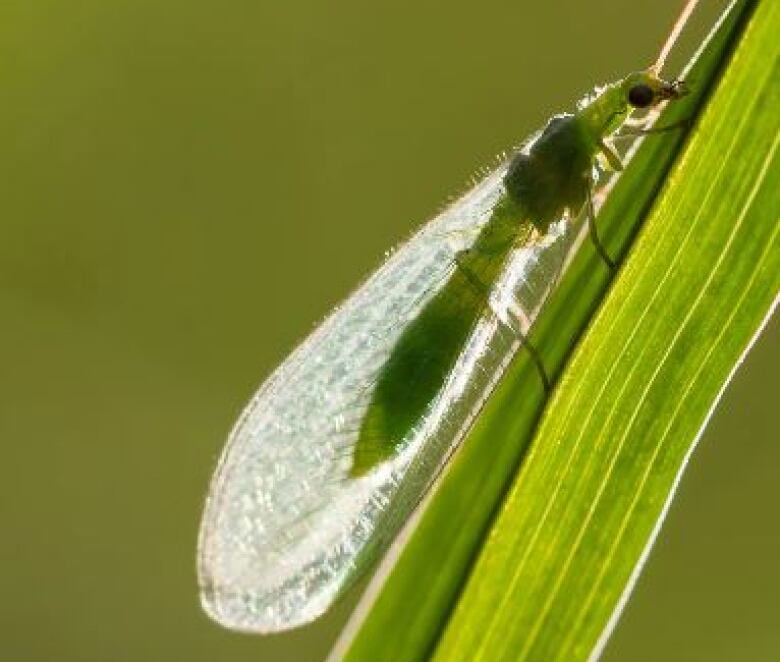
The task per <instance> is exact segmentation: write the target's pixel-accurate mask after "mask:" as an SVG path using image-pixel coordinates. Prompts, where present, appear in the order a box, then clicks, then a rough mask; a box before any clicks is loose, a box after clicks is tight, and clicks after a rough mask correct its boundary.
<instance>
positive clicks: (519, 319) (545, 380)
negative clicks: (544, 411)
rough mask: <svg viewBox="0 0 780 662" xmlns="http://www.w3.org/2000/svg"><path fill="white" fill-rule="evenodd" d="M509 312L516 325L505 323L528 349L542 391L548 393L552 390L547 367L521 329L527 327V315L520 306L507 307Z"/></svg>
mask: <svg viewBox="0 0 780 662" xmlns="http://www.w3.org/2000/svg"><path fill="white" fill-rule="evenodd" d="M507 312H509V313H510V314H511V315H512V317H514V318H515V320H516V323H517V324H516V325H513V324H509V325H507V326H508V327H509V329H510V330H511V331H512V333H514V334H515V335H516V336H517V338H518V339H519V340H520V343H521V344H522V346H523V347H525V348H526V350H528V356H530V357H531V361H532V362H533V364H534V366H536V370H537V372H538V373H539V377H540V378H541V380H542V386H543V387H544V392H545V393H546V394H547V395H550V392H551V391H552V382H551V381H550V377H549V376H548V374H547V369H546V368H545V367H544V361H542V356H541V354H539V350H537V349H536V347H535V346H534V344H533V343H532V342H531V341H530V340H529V339H528V335H527V334H526V332H525V331H523V327H524V326H525V328H528V326H529V324H528V317H527V316H526V314H525V313H524V312H523V310H522V309H521V308H520V306H517V305H513V306H511V307H510V308H509V310H508V311H507ZM524 321H525V325H523V322H524Z"/></svg>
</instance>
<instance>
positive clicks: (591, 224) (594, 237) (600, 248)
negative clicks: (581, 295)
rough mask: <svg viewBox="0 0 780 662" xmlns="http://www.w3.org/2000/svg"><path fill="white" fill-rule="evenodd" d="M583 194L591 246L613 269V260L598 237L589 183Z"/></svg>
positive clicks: (614, 267)
mask: <svg viewBox="0 0 780 662" xmlns="http://www.w3.org/2000/svg"><path fill="white" fill-rule="evenodd" d="M585 196H586V197H585V204H586V205H587V208H586V210H585V215H586V216H587V217H588V233H589V234H590V240H591V241H592V242H593V246H594V247H595V248H596V252H597V253H598V254H599V257H600V258H601V259H602V260H604V263H605V264H606V265H607V266H608V267H609V268H610V270H612V271H615V269H616V265H615V262H614V261H613V260H612V258H611V257H609V255H608V254H607V251H606V250H605V249H604V245H603V244H602V243H601V240H600V239H599V235H598V230H597V228H596V208H595V207H594V206H593V188H592V187H591V186H590V185H588V186H587V187H586V193H585Z"/></svg>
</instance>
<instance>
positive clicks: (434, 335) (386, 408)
mask: <svg viewBox="0 0 780 662" xmlns="http://www.w3.org/2000/svg"><path fill="white" fill-rule="evenodd" d="M503 261H504V254H501V255H493V256H490V257H487V256H484V255H479V256H477V255H474V256H470V259H467V260H466V261H465V262H464V267H465V269H464V267H458V268H456V270H455V271H454V272H453V274H452V275H451V276H450V278H449V280H448V281H447V283H446V284H445V285H444V287H443V288H442V289H441V290H440V291H439V292H438V293H437V294H436V295H435V296H434V297H433V299H431V301H430V302H428V304H427V305H426V306H425V307H424V308H423V310H422V311H421V312H420V314H419V315H418V316H417V317H416V318H415V320H414V321H413V322H411V324H410V325H409V326H408V327H407V328H406V330H405V331H404V332H403V334H402V335H401V337H400V338H399V339H398V341H397V343H396V345H395V347H394V348H393V351H392V353H391V354H390V357H389V359H388V360H387V363H386V364H385V365H384V367H383V368H382V370H381V371H380V373H379V376H378V378H377V383H376V386H375V387H374V391H373V394H372V397H371V402H370V404H369V406H368V410H367V412H366V414H365V417H364V419H363V422H362V425H361V429H360V435H359V437H358V441H357V445H356V447H355V451H354V456H353V465H352V470H351V473H352V475H354V476H359V475H362V474H364V473H366V472H367V471H369V470H370V469H372V468H373V467H374V466H376V465H377V464H379V463H380V462H382V461H384V460H386V459H388V458H389V457H391V456H392V455H393V454H394V452H395V450H396V449H397V447H398V445H399V444H400V443H401V442H402V441H403V440H404V439H405V438H406V437H407V435H408V434H409V432H410V431H411V430H412V428H413V427H414V426H415V424H417V423H418V422H419V421H420V420H421V419H422V417H423V416H424V415H425V413H426V411H427V409H428V407H429V406H430V405H431V403H432V402H433V401H434V399H435V398H436V396H437V395H438V393H439V391H441V389H442V387H443V386H444V385H445V383H446V381H447V378H448V376H449V375H450V373H451V371H452V369H453V368H454V367H455V364H456V362H457V360H458V357H459V356H460V353H461V351H462V350H463V348H464V346H465V344H466V342H467V340H468V338H469V335H470V334H471V332H472V330H473V329H474V326H475V324H476V322H477V321H478V320H479V318H480V317H481V316H482V314H483V313H484V311H485V307H486V305H487V292H488V291H489V289H488V288H489V287H490V285H492V283H493V281H494V280H495V278H496V276H497V274H498V272H499V270H500V268H501V266H502V264H503ZM476 279H478V282H475V280H476ZM480 284H484V287H482V286H481V285H480Z"/></svg>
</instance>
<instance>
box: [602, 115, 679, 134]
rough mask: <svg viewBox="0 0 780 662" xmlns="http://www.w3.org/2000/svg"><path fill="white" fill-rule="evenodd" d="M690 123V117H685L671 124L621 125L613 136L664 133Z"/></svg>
mask: <svg viewBox="0 0 780 662" xmlns="http://www.w3.org/2000/svg"><path fill="white" fill-rule="evenodd" d="M690 125H691V120H690V118H686V119H684V120H679V121H677V122H672V123H671V124H666V125H664V126H651V127H646V126H626V125H625V124H624V125H623V128H622V129H620V131H618V132H617V133H616V134H614V136H613V137H614V138H623V137H632V136H646V135H649V134H652V133H666V132H667V131H675V130H677V129H685V128H687V127H689V126H690Z"/></svg>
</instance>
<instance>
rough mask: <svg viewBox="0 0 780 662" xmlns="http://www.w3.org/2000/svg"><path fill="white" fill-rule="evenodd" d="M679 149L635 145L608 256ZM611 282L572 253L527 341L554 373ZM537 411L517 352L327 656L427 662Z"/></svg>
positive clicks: (535, 394)
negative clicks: (347, 628) (405, 537)
mask: <svg viewBox="0 0 780 662" xmlns="http://www.w3.org/2000/svg"><path fill="white" fill-rule="evenodd" d="M754 5H755V3H754V2H750V1H748V0H740V1H738V2H736V3H735V4H734V6H733V7H732V11H731V12H730V13H729V14H728V16H727V17H726V19H725V20H724V21H723V23H722V24H721V25H720V27H719V29H718V30H717V32H716V33H715V34H714V35H713V37H712V38H711V39H710V41H709V42H708V44H707V46H706V48H705V49H704V50H703V51H702V53H701V54H700V56H699V57H698V59H697V61H696V63H695V64H694V65H693V68H692V70H691V72H690V76H689V78H690V79H691V80H692V81H693V82H694V83H695V85H694V88H693V93H692V94H691V95H690V97H689V98H687V99H686V100H684V101H683V102H680V103H678V104H677V105H676V106H675V107H670V108H669V109H668V111H667V112H666V113H665V114H664V116H663V117H662V118H661V119H660V121H661V122H664V123H671V122H674V121H676V120H678V119H681V118H683V117H694V116H696V115H697V114H698V112H699V109H700V108H701V107H702V106H703V105H704V104H705V103H706V102H707V100H708V98H709V92H710V90H711V86H712V84H713V82H714V81H716V80H717V79H718V77H719V75H720V72H721V70H722V67H723V65H724V63H725V62H726V61H727V60H728V58H729V54H730V53H731V51H732V48H733V45H734V43H735V42H736V41H737V40H738V38H739V35H740V34H741V32H742V29H743V27H744V24H745V22H746V20H747V17H748V16H749V14H750V12H751V11H752V9H753V7H754ZM683 139H684V136H683V135H682V134H679V133H670V134H666V135H664V136H659V137H654V138H653V139H652V140H647V141H645V142H644V143H643V144H642V145H641V147H640V148H639V150H638V151H637V153H636V155H635V156H634V158H633V159H632V161H631V164H630V165H629V167H628V168H627V169H626V171H625V173H624V174H623V176H621V178H620V179H619V180H618V181H617V184H616V185H615V186H614V189H613V190H612V192H611V194H610V196H609V197H608V199H607V201H606V203H605V205H604V207H603V208H602V209H601V211H600V214H599V227H600V231H601V234H602V237H603V240H604V242H605V243H606V245H607V247H608V250H609V251H610V253H611V254H612V255H617V254H621V253H624V252H625V251H626V250H627V249H628V247H629V246H630V245H631V244H632V241H633V239H634V237H635V236H636V233H637V231H638V228H639V227H640V225H641V223H642V221H643V219H644V217H645V216H646V214H647V211H648V209H649V208H650V206H651V205H652V203H653V201H654V200H655V198H656V196H657V195H658V192H659V190H660V188H661V186H662V184H663V182H664V181H665V179H666V177H667V176H668V173H669V170H670V168H671V166H672V163H673V162H674V160H675V157H676V154H677V152H678V150H679V147H680V145H681V144H682V142H683ZM610 281H611V276H610V274H609V273H608V272H607V271H606V269H604V267H603V264H601V262H600V261H599V258H598V257H597V256H596V255H595V254H594V253H593V252H592V250H590V249H589V247H586V248H585V249H584V250H582V251H580V252H579V254H578V255H577V257H576V258H575V260H574V262H573V263H572V265H571V267H570V268H569V270H568V271H567V273H566V276H565V278H564V280H563V281H562V283H561V285H560V287H559V289H558V291H557V292H556V293H555V295H554V297H553V298H552V299H551V300H550V302H549V303H548V306H547V309H546V311H545V313H544V315H543V316H542V318H541V319H540V320H539V322H538V324H537V326H536V329H535V331H534V341H535V343H536V345H537V346H538V347H539V348H540V351H541V352H542V354H543V357H544V360H545V364H546V365H547V366H548V367H551V368H552V369H553V370H552V371H553V373H555V372H557V371H559V370H560V369H561V368H562V366H563V364H564V362H565V361H566V359H567V358H568V357H569V355H570V353H571V351H572V349H573V347H574V346H575V345H576V342H577V340H578V338H579V337H580V335H581V333H582V331H583V329H584V328H585V326H586V325H587V323H588V321H589V320H590V319H591V317H592V315H593V313H594V311H595V310H596V309H597V307H598V306H599V305H600V303H601V302H602V300H603V298H604V296H605V293H606V291H607V288H608V287H609V285H610ZM565 381H566V382H568V381H569V378H568V376H567V377H566V380H565ZM557 401H558V399H556V402H557ZM544 404H545V400H544V394H543V393H542V392H541V389H540V386H539V380H538V377H537V375H536V374H535V369H534V367H533V366H532V365H531V364H530V363H529V361H528V359H527V357H526V356H525V355H524V353H522V352H521V353H520V354H519V355H518V357H517V359H516V360H515V361H514V362H513V365H512V366H511V367H510V369H509V371H508V372H507V375H506V376H505V378H504V380H503V381H502V382H501V384H500V386H499V388H498V389H497V391H496V392H495V393H494V394H493V396H492V397H491V399H490V400H489V402H488V403H487V404H486V406H485V408H484V410H483V412H482V414H481V415H480V417H479V418H478V420H477V422H476V423H475V426H474V428H473V429H472V431H471V432H470V434H469V436H468V438H467V439H466V440H465V442H464V444H463V446H462V448H461V449H460V450H459V452H458V453H457V454H456V456H455V458H454V459H453V461H452V463H451V465H450V467H449V468H448V471H447V473H446V475H445V476H443V478H442V480H441V481H440V484H439V486H438V488H437V490H436V491H435V493H434V494H433V495H432V497H431V499H429V502H428V503H427V504H426V507H425V509H424V511H423V512H422V513H421V516H420V518H419V521H418V522H417V523H416V525H415V526H414V528H413V529H412V530H410V532H407V533H408V540H406V541H405V544H404V545H403V546H402V547H401V545H400V544H399V545H398V546H397V547H398V548H397V549H396V550H395V553H394V554H393V556H394V557H397V558H392V561H393V563H391V562H390V561H388V562H387V563H386V564H385V568H384V569H383V571H382V572H380V573H379V575H380V576H379V577H378V578H377V579H376V580H375V582H374V585H373V586H372V588H371V590H370V593H371V594H372V597H371V599H369V600H367V601H366V602H368V603H369V604H368V605H367V606H365V607H363V608H362V612H361V613H360V614H358V616H357V617H356V618H355V619H354V623H353V624H352V625H351V629H350V631H348V633H347V634H346V635H345V637H344V638H343V641H342V642H341V644H340V646H339V648H337V654H343V655H345V657H346V659H349V660H366V659H371V660H415V659H425V658H427V657H428V655H429V654H430V652H431V650H432V648H433V647H434V646H435V645H436V642H437V640H438V638H439V636H440V634H441V631H442V629H443V627H444V626H445V624H446V622H447V619H448V617H449V616H450V612H451V610H452V606H453V604H454V603H455V601H456V600H457V598H458V595H459V593H460V591H461V590H462V588H463V583H464V580H465V578H466V576H467V575H468V573H469V570H470V569H471V567H472V564H473V562H474V558H475V556H476V554H477V553H478V552H479V549H480V547H481V545H482V544H483V542H484V538H485V536H486V534H487V531H488V530H489V527H490V524H491V522H492V520H493V518H494V516H495V511H496V508H497V504H499V503H500V502H501V500H502V498H503V497H504V496H505V493H506V490H507V486H508V485H509V484H510V482H511V480H512V478H513V476H514V475H515V474H516V472H517V468H518V466H519V465H520V463H521V461H523V456H524V454H525V451H526V449H527V447H528V444H529V443H530V440H531V438H532V436H533V434H534V431H535V429H536V426H537V423H538V420H539V416H540V413H541V411H542V409H543V407H544ZM524 475H525V474H524ZM479 572H481V571H479ZM459 618H463V617H462V616H459ZM458 627H459V628H460V627H462V626H461V625H459V626H458Z"/></svg>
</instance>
